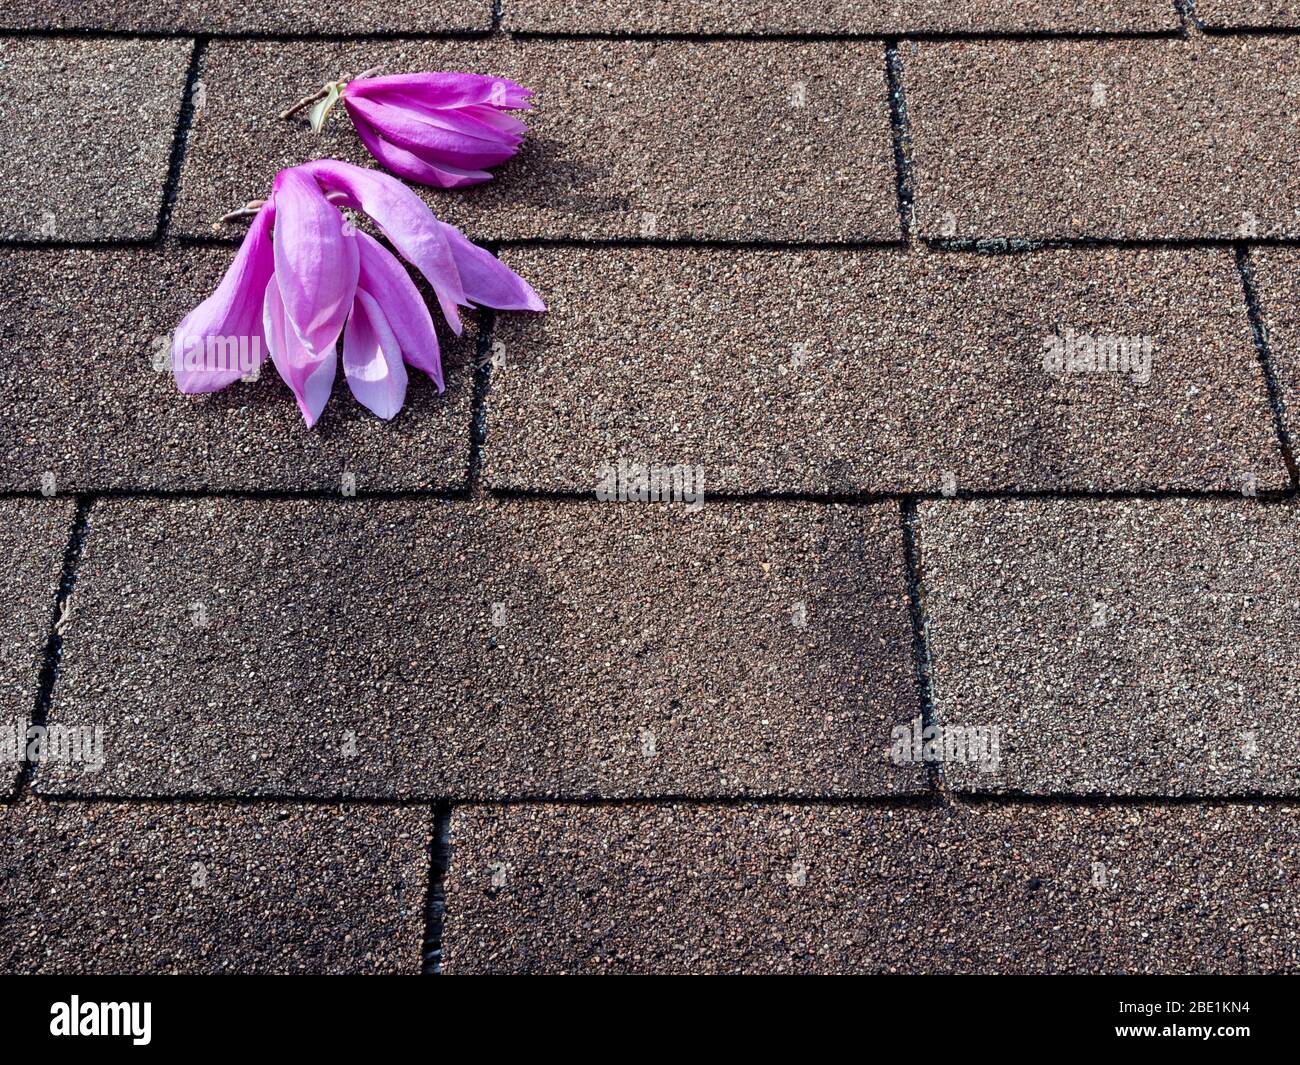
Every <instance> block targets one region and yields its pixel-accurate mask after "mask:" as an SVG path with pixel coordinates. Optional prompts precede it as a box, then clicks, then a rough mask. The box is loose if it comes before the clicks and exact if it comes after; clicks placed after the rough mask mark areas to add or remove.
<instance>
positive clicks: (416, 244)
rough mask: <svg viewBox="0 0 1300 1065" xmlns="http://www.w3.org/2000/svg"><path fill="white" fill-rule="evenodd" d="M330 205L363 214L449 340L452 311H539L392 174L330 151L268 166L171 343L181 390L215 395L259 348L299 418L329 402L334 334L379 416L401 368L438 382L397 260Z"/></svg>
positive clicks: (428, 336)
mask: <svg viewBox="0 0 1300 1065" xmlns="http://www.w3.org/2000/svg"><path fill="white" fill-rule="evenodd" d="M340 208H347V209H351V210H355V211H359V212H361V213H363V214H365V215H368V216H369V217H370V218H371V219H372V220H373V221H374V222H375V224H376V225H377V226H378V227H379V229H380V231H381V232H382V233H383V235H384V237H385V238H387V240H388V242H389V243H390V244H391V245H392V246H393V248H394V249H395V250H396V251H397V252H398V254H399V255H401V256H402V257H403V258H404V259H406V260H407V261H408V262H410V263H412V264H413V265H414V266H415V267H416V268H417V269H418V270H419V271H420V273H421V274H423V275H424V277H425V279H426V280H427V281H428V282H429V284H430V285H431V286H432V288H433V291H434V294H435V295H436V296H437V299H438V303H439V306H440V307H441V309H442V312H443V315H444V317H445V318H446V319H447V323H448V324H449V325H450V326H451V328H452V330H453V331H454V332H455V333H456V334H457V335H459V334H460V333H461V331H462V328H463V327H462V324H461V320H460V313H459V308H460V307H470V306H482V307H493V308H496V309H497V310H518V311H542V310H545V309H546V308H545V306H544V305H543V304H542V301H541V300H540V299H538V297H537V294H536V293H535V292H534V291H533V290H532V289H531V288H530V287H529V286H528V284H527V283H526V282H525V281H524V280H523V279H522V278H520V277H519V276H518V275H517V274H516V273H515V272H514V271H513V270H510V269H509V268H508V267H506V266H505V265H503V264H502V263H501V262H499V261H498V260H497V259H496V258H495V257H494V256H493V255H492V254H491V253H489V252H487V251H485V250H484V249H483V248H480V247H478V246H477V245H475V244H473V243H471V242H470V241H469V240H467V239H466V238H465V236H464V234H462V233H461V232H460V230H458V229H456V228H455V227H454V226H449V225H446V224H445V223H443V222H440V221H438V219H436V218H435V217H434V216H433V212H432V211H430V210H429V208H428V207H427V206H426V205H425V203H424V201H423V200H421V199H420V197H419V196H417V195H416V194H415V193H414V192H412V191H411V190H410V189H408V188H407V187H406V186H405V185H403V184H402V183H401V182H400V181H397V180H396V179H394V178H391V177H389V176H388V175H386V174H383V173H380V172H379V171H376V170H366V169H364V168H362V167H358V166H353V165H351V164H350V163H340V162H337V161H335V160H332V159H318V160H316V161H315V162H311V163H305V164H303V165H301V166H296V167H291V168H290V169H287V170H281V171H280V173H279V174H277V175H276V177H275V182H274V185H273V187H272V192H271V195H270V197H269V198H268V199H267V200H266V202H265V203H264V204H263V205H262V206H261V207H260V208H258V210H257V214H256V216H255V217H254V218H253V222H252V226H251V227H250V229H249V231H248V234H247V236H246V237H245V238H244V242H243V244H242V245H241V246H240V248H239V252H238V254H236V256H235V260H234V262H233V263H231V266H230V269H229V270H228V271H227V272H226V276H225V277H224V278H222V280H221V284H220V285H218V286H217V289H216V291H215V292H213V293H212V295H211V296H209V297H208V298H207V299H206V300H204V301H203V302H202V303H200V304H199V305H198V306H197V307H196V308H195V309H194V310H192V311H191V312H190V313H189V314H188V315H186V316H185V319H184V321H182V322H181V324H180V326H179V327H178V328H177V330H176V333H175V335H174V336H173V338H172V369H173V372H174V373H175V375H176V384H177V386H178V387H179V388H180V390H181V391H182V392H186V393H195V392H215V391H218V390H219V389H222V388H225V387H226V386H227V385H229V384H231V383H232V382H233V381H236V380H239V379H240V378H241V377H246V376H248V375H249V374H250V373H251V372H253V371H255V370H256V369H257V367H258V366H260V364H261V362H262V360H263V357H264V356H263V349H264V348H265V349H266V350H267V351H269V353H270V356H271V361H272V362H273V363H274V364H275V368H276V370H277V371H279V374H280V376H281V377H282V378H283V379H284V381H285V383H286V384H287V385H288V386H289V387H290V388H291V389H292V390H293V394H294V396H295V397H296V398H297V401H298V407H299V409H300V410H301V411H302V415H303V418H304V419H305V420H306V422H307V424H308V425H309V426H310V425H314V424H315V423H316V420H317V419H318V418H319V417H320V414H321V411H322V410H323V409H324V407H325V403H326V401H327V400H328V399H329V396H330V392H331V391H332V389H333V386H334V377H335V373H336V370H337V363H338V353H337V345H338V340H339V337H340V335H342V337H343V375H344V377H345V378H346V379H347V382H348V386H349V387H350V388H351V390H352V394H353V395H354V396H356V398H357V400H358V401H359V402H360V403H361V404H362V405H363V406H365V407H366V408H367V409H369V410H371V411H373V412H374V413H375V414H377V415H379V417H381V418H391V417H393V415H395V414H396V413H397V412H398V411H399V410H400V409H401V407H402V403H403V401H404V399H405V396H406V366H407V365H410V366H414V367H415V368H416V369H418V370H423V371H424V372H425V373H426V374H428V376H429V377H430V378H431V379H432V380H433V382H434V383H435V384H436V385H437V387H438V391H440V392H441V391H442V390H443V387H444V385H443V376H442V361H441V356H440V352H439V348H438V338H437V334H436V333H435V332H434V327H433V319H432V317H431V316H430V314H429V308H428V307H427V306H426V305H425V302H424V300H423V299H422V298H421V296H420V293H419V290H418V289H417V288H416V286H415V282H414V281H412V280H411V277H410V275H409V274H408V273H407V271H406V268H405V267H404V266H403V265H402V264H401V263H400V262H399V261H398V260H397V259H396V258H395V257H394V256H393V255H392V253H390V252H389V251H388V250H387V249H386V248H385V247H384V246H383V245H382V244H381V243H380V242H379V241H377V240H375V239H374V238H373V237H371V236H369V235H368V234H366V233H363V232H361V231H360V230H358V229H357V228H356V227H355V226H354V225H353V224H352V223H351V222H350V221H348V220H347V219H346V218H345V217H344V215H343V213H342V211H341V210H340Z"/></svg>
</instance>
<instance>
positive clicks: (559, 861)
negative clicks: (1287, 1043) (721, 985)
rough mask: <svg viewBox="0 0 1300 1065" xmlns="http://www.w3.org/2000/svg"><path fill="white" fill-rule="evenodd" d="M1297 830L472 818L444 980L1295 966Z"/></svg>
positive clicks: (1232, 823) (455, 859) (1217, 821)
mask: <svg viewBox="0 0 1300 1065" xmlns="http://www.w3.org/2000/svg"><path fill="white" fill-rule="evenodd" d="M1297 813H1298V811H1297V810H1295V809H1293V808H1289V807H1278V806H1270V807H1266V808H1254V807H1250V806H1192V805H1179V806H1172V807H1166V808H1159V807H1144V806H1109V807H1089V806H1064V807H1061V806H1055V807H1053V806H1044V805H1020V804H1008V805H991V804H980V805H977V806H970V807H968V806H960V805H959V806H944V807H942V808H935V807H929V808H927V807H906V806H904V807H898V806H885V807H875V808H872V807H851V806H750V805H741V806H687V805H653V806H646V805H621V806H594V807H592V806H553V805H540V806H513V807H504V808H502V807H473V806H471V807H458V808H456V809H455V810H454V811H453V813H452V827H451V842H452V863H451V869H450V872H449V874H448V877H447V882H446V887H447V918H446V924H445V926H444V935H443V955H444V971H445V972H448V973H480V972H594V973H613V972H689V973H712V972H728V973H731V972H743V973H768V972H813V973H833V972H890V973H893V972H958V973H969V972H977V973H986V972H994V973H1018V972H1025V973H1052V972H1087V973H1116V972H1152V973H1157V972H1158V973H1199V972H1229V973H1238V972H1240V973H1255V972H1275V971H1294V970H1296V968H1297V967H1298V966H1300V934H1298V933H1297V931H1296V928H1297V920H1298V919H1300V905H1298V904H1297V894H1296V892H1295V890H1294V877H1295V867H1296V863H1297V861H1298V860H1300V847H1298V844H1297V840H1300V834H1298V833H1297V827H1298V826H1297Z"/></svg>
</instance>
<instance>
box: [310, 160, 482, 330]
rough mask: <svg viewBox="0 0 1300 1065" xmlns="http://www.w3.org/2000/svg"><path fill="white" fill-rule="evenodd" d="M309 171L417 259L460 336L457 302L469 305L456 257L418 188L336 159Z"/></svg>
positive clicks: (318, 162)
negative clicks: (414, 189)
mask: <svg viewBox="0 0 1300 1065" xmlns="http://www.w3.org/2000/svg"><path fill="white" fill-rule="evenodd" d="M298 169H300V170H303V171H306V172H307V173H309V174H311V175H312V176H313V177H315V178H316V180H317V181H319V182H320V184H321V186H322V187H323V188H324V189H326V190H327V191H329V192H338V193H341V194H342V195H343V196H344V198H345V201H346V203H347V205H348V206H351V207H355V208H356V209H358V210H360V211H364V212H365V213H366V214H368V215H369V216H370V217H371V218H373V219H374V220H375V223H376V224H377V225H378V226H379V228H380V229H381V230H382V231H383V234H384V236H386V237H387V238H388V240H389V242H390V243H391V244H392V245H393V247H394V248H396V249H397V251H398V253H399V254H401V255H402V257H403V258H405V259H407V260H408V261H409V262H411V263H413V264H414V265H415V267H416V269H418V270H419V271H420V273H422V274H423V275H424V276H425V278H426V279H427V280H428V282H429V284H430V285H432V286H433V291H434V293H435V294H436V295H437V297H438V304H439V306H441V307H442V313H443V315H444V316H446V319H447V323H448V324H449V325H450V326H451V328H452V330H453V331H454V332H455V333H456V334H457V335H458V336H459V335H460V333H461V331H462V329H463V328H464V327H463V326H462V325H461V322H460V313H459V312H458V311H457V309H456V308H457V305H459V306H468V303H467V302H466V299H465V289H464V287H463V286H462V285H461V280H460V273H459V271H458V270H457V269H456V260H455V259H454V258H453V257H452V253H451V248H450V246H449V245H448V243H447V238H446V236H445V235H444V234H443V229H442V224H441V223H440V222H439V221H438V220H437V219H436V218H434V217H433V212H432V211H430V210H429V208H428V207H427V206H426V205H425V203H424V201H423V200H421V199H420V197H419V196H417V195H416V194H415V193H414V192H412V191H411V190H410V189H409V188H407V187H406V186H405V185H403V184H402V183H401V182H400V181H398V180H397V179H396V178H392V177H389V176H388V175H387V174H383V173H380V172H379V171H378V170H366V169H363V168H362V167H359V166H353V165H352V164H351V163H341V162H339V161H337V160H335V159H317V160H316V161H315V162H311V163H304V164H303V165H302V166H301V167H299V168H298Z"/></svg>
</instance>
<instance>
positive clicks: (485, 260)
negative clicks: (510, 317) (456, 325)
mask: <svg viewBox="0 0 1300 1065" xmlns="http://www.w3.org/2000/svg"><path fill="white" fill-rule="evenodd" d="M438 225H440V226H441V227H442V230H443V234H444V235H445V236H446V238H447V243H448V245H450V247H451V252H452V255H453V256H455V259H456V268H457V269H458V270H459V271H460V280H461V284H462V285H464V286H465V296H466V298H467V299H468V300H469V301H470V302H471V303H477V304H478V305H479V306H481V307H495V308H496V309H497V310H499V311H544V310H546V304H544V303H543V302H542V301H541V298H540V297H539V296H538V295H537V293H536V292H534V291H533V290H532V288H531V287H530V286H529V284H528V282H526V281H525V280H524V279H523V278H522V277H520V276H519V275H518V274H517V273H515V272H514V271H513V270H511V269H510V267H508V266H506V265H505V264H504V263H503V262H501V260H500V259H498V258H496V256H494V255H493V254H492V253H491V252H489V251H486V250H485V249H483V248H480V247H479V246H478V245H477V244H474V243H472V242H471V241H469V240H468V239H467V238H466V237H465V234H463V233H462V232H461V231H460V230H459V229H457V228H456V227H455V226H449V225H447V224H446V223H445V222H439V223H438Z"/></svg>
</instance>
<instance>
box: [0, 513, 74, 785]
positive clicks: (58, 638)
mask: <svg viewBox="0 0 1300 1065" xmlns="http://www.w3.org/2000/svg"><path fill="white" fill-rule="evenodd" d="M91 505H92V504H91V502H90V500H89V499H88V498H87V497H84V496H78V497H77V505H76V509H75V511H74V513H73V518H72V526H71V528H70V529H69V530H68V542H67V544H66V546H65V547H64V549H63V564H62V566H61V568H60V570H59V584H58V588H57V589H56V591H55V595H54V609H53V613H52V614H51V616H50V628H49V634H48V635H47V636H46V639H45V649H44V651H43V652H42V654H41V669H40V673H39V675H38V680H37V684H36V701H35V703H34V704H33V706H32V718H31V724H32V727H40V726H44V725H46V724H47V723H48V722H49V716H50V705H51V703H52V702H53V699H54V685H55V682H56V681H57V680H58V677H59V665H60V663H61V662H62V659H63V633H62V632H61V631H60V624H61V623H62V621H63V619H64V616H65V611H66V610H67V609H68V604H69V600H70V598H71V596H72V592H73V589H74V588H75V587H76V584H77V570H78V567H79V566H80V564H81V553H82V549H83V548H84V547H85V543H86V534H87V530H88V528H89V524H90V509H91ZM35 775H36V766H35V765H34V764H33V763H32V762H31V761H30V760H28V759H25V760H24V761H23V762H22V764H21V765H20V767H19V775H18V787H17V789H16V790H15V792H14V796H13V798H14V800H17V799H18V798H20V797H21V796H22V795H23V793H24V792H25V791H27V790H28V789H30V787H31V784H32V780H33V778H34V777H35Z"/></svg>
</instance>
